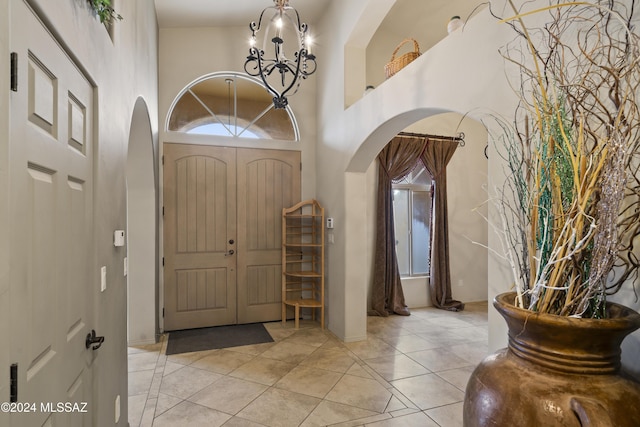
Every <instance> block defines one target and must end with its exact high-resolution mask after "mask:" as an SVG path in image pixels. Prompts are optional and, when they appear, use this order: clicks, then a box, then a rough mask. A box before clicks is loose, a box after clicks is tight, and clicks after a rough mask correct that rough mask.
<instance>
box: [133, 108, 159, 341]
mask: <svg viewBox="0 0 640 427" xmlns="http://www.w3.org/2000/svg"><path fill="white" fill-rule="evenodd" d="M154 158H155V156H154V147H153V136H152V131H151V122H150V119H149V111H148V109H147V105H146V103H145V101H144V100H143V99H142V98H138V99H137V100H136V103H135V106H134V109H133V114H132V117H131V128H130V130H129V148H128V153H127V165H126V180H127V258H126V260H125V263H126V264H127V265H128V268H127V270H128V271H127V295H128V298H127V301H128V307H127V325H128V326H127V340H128V343H129V345H132V344H149V343H154V342H156V335H157V333H158V331H159V326H158V311H157V309H156V307H158V247H159V246H158V173H157V169H156V166H155V165H157V162H156V161H155V160H154Z"/></svg>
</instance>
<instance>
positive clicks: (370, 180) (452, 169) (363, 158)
mask: <svg viewBox="0 0 640 427" xmlns="http://www.w3.org/2000/svg"><path fill="white" fill-rule="evenodd" d="M401 131H408V132H415V133H424V134H431V135H441V136H456V135H458V134H459V133H460V132H462V133H463V134H464V140H465V144H464V146H459V147H458V148H457V150H456V153H455V154H454V156H453V158H452V160H451V162H450V163H449V165H448V167H447V183H448V184H447V186H448V191H447V193H448V207H449V244H450V256H451V276H452V293H453V297H454V299H458V300H461V301H463V302H472V301H486V300H487V293H488V283H487V276H488V271H487V270H488V258H487V257H488V254H487V249H486V246H487V244H488V226H487V222H486V220H485V219H484V218H485V217H486V214H487V205H486V203H485V202H486V199H487V193H486V186H487V167H488V159H487V157H486V155H485V149H486V147H487V141H488V135H487V130H486V129H485V127H484V125H483V124H482V123H480V122H479V121H477V120H475V119H472V118H471V117H469V116H467V115H462V114H459V113H457V112H453V111H445V110H440V109H415V110H411V111H407V112H404V113H402V114H399V115H397V116H395V117H393V118H391V119H390V120H388V121H386V122H385V123H383V124H381V125H380V126H379V127H378V128H376V129H375V130H374V131H373V132H372V133H371V134H370V135H369V136H368V137H367V138H365V140H364V141H363V143H362V144H361V145H360V146H359V148H358V149H357V150H356V152H355V153H354V155H353V157H352V159H351V161H350V162H349V165H348V168H347V172H348V173H351V174H356V175H358V174H360V175H362V176H363V179H361V180H360V181H361V182H364V183H365V184H364V187H365V189H364V192H365V200H366V201H365V203H366V209H365V211H366V212H367V215H366V230H367V231H366V239H367V242H366V247H367V248H368V250H367V259H368V261H369V263H368V265H370V268H368V270H367V271H365V272H363V273H364V274H366V275H367V277H366V280H365V281H363V282H361V283H363V284H364V286H366V287H367V290H366V295H367V303H368V307H367V308H370V300H371V284H372V282H373V276H372V274H373V262H374V256H375V223H376V198H377V160H376V159H377V155H378V153H379V152H380V150H382V148H384V146H385V145H386V144H387V143H388V142H389V141H390V140H391V139H392V138H393V137H394V136H395V135H396V134H398V133H399V132H401ZM349 199H350V197H346V200H347V203H348V200H349ZM347 209H349V207H347ZM402 282H403V290H404V294H405V300H406V303H407V305H408V306H409V308H417V307H425V306H430V305H432V304H431V300H430V297H429V289H428V286H429V278H428V276H416V277H405V278H403V279H402ZM360 294H363V293H362V292H361V293H360Z"/></svg>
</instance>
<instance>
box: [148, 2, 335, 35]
mask: <svg viewBox="0 0 640 427" xmlns="http://www.w3.org/2000/svg"><path fill="white" fill-rule="evenodd" d="M330 1H331V0H292V1H291V6H293V7H295V8H296V10H297V11H298V13H299V14H300V17H301V18H302V19H303V21H304V22H306V23H307V24H312V23H314V22H316V21H317V19H318V18H319V17H320V16H321V15H322V13H323V12H324V10H325V9H326V8H327V5H328V4H329V2H330ZM336 1H342V0H336ZM155 2H156V10H157V13H158V24H159V25H160V27H161V28H164V27H231V26H243V25H247V26H248V25H249V23H250V22H251V21H255V20H257V19H258V17H259V15H260V12H261V11H262V9H264V8H265V7H268V6H272V5H273V1H272V0H155Z"/></svg>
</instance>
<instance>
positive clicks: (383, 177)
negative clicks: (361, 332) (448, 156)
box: [369, 137, 425, 316]
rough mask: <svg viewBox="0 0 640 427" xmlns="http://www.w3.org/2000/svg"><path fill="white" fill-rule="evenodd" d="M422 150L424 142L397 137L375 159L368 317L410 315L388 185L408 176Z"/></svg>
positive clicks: (390, 191)
mask: <svg viewBox="0 0 640 427" xmlns="http://www.w3.org/2000/svg"><path fill="white" fill-rule="evenodd" d="M424 147H425V139H424V138H406V137H396V138H394V139H392V140H391V142H389V144H387V146H386V147H385V148H383V149H382V151H381V152H380V154H379V155H378V163H379V167H378V204H377V208H378V209H377V214H378V217H377V221H376V249H375V251H376V254H375V261H374V271H373V289H372V295H371V306H372V311H371V312H370V313H369V314H371V315H377V316H388V315H389V314H392V313H395V314H401V315H404V316H408V315H409V314H410V313H409V309H408V308H407V306H406V304H405V301H404V293H403V292H402V285H401V283H400V271H399V269H398V260H397V258H396V236H395V232H394V224H393V199H392V189H391V184H392V181H393V180H396V179H400V178H403V177H404V176H406V175H407V174H408V173H409V172H411V170H412V169H413V168H414V166H415V165H416V163H417V162H418V161H419V160H420V156H421V153H422V151H423V150H424Z"/></svg>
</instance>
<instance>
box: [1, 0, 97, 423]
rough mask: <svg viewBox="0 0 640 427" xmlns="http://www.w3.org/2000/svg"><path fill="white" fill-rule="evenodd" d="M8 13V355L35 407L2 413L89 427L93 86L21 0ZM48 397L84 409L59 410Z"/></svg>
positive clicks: (22, 395) (23, 396) (21, 398)
mask: <svg viewBox="0 0 640 427" xmlns="http://www.w3.org/2000/svg"><path fill="white" fill-rule="evenodd" d="M11 14H12V16H11V22H12V23H13V24H15V25H13V26H12V30H11V51H12V52H16V53H17V54H18V90H17V91H16V92H13V93H12V97H11V101H10V102H11V130H10V142H9V143H10V170H9V179H10V182H11V187H10V188H11V194H10V197H9V215H10V221H11V231H10V234H9V236H8V237H9V239H10V242H9V244H10V259H11V267H10V298H11V316H10V318H11V322H12V324H13V329H12V336H11V341H10V353H11V360H12V362H14V363H17V364H18V402H32V403H35V404H36V405H37V408H35V409H37V410H36V411H35V413H32V414H17V413H16V414H11V417H10V425H11V426H20V427H24V426H41V425H48V426H89V425H91V424H92V419H91V413H92V410H93V408H92V405H93V399H92V393H93V389H94V387H93V385H92V377H93V375H92V361H93V358H94V357H95V354H94V353H93V351H92V350H90V349H89V350H87V349H86V347H85V339H86V336H87V334H88V333H89V332H90V330H91V329H92V327H94V318H93V315H92V313H93V307H94V301H95V298H96V293H97V292H98V286H99V285H98V284H97V281H96V280H95V277H94V275H93V274H92V266H93V231H92V230H93V227H92V221H93V210H92V205H93V198H92V186H93V183H92V180H93V141H92V135H93V117H94V111H93V105H94V99H93V92H94V90H93V87H92V85H91V84H90V83H89V82H88V81H87V79H86V78H85V77H84V75H83V74H82V73H81V72H80V71H79V69H78V68H77V67H76V66H75V65H74V63H73V62H72V61H71V59H70V58H69V57H68V56H67V55H66V54H65V52H64V51H63V50H62V49H61V48H60V46H59V45H58V44H57V43H56V41H55V39H54V38H53V36H51V34H50V33H49V32H48V31H47V30H46V28H45V27H44V25H43V24H42V23H41V22H40V21H39V20H38V19H37V17H36V16H35V14H34V13H33V12H32V11H31V10H30V9H29V8H28V6H26V4H25V3H24V2H23V1H19V0H16V1H13V2H11ZM18 23H19V24H18ZM49 402H54V405H53V406H47V405H48V404H49ZM56 402H69V403H71V404H78V407H79V408H83V409H85V410H86V412H82V411H81V412H76V413H65V412H58V411H57V410H56V409H57V408H56V407H55V403H56ZM41 405H44V406H41ZM94 412H95V410H94Z"/></svg>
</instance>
